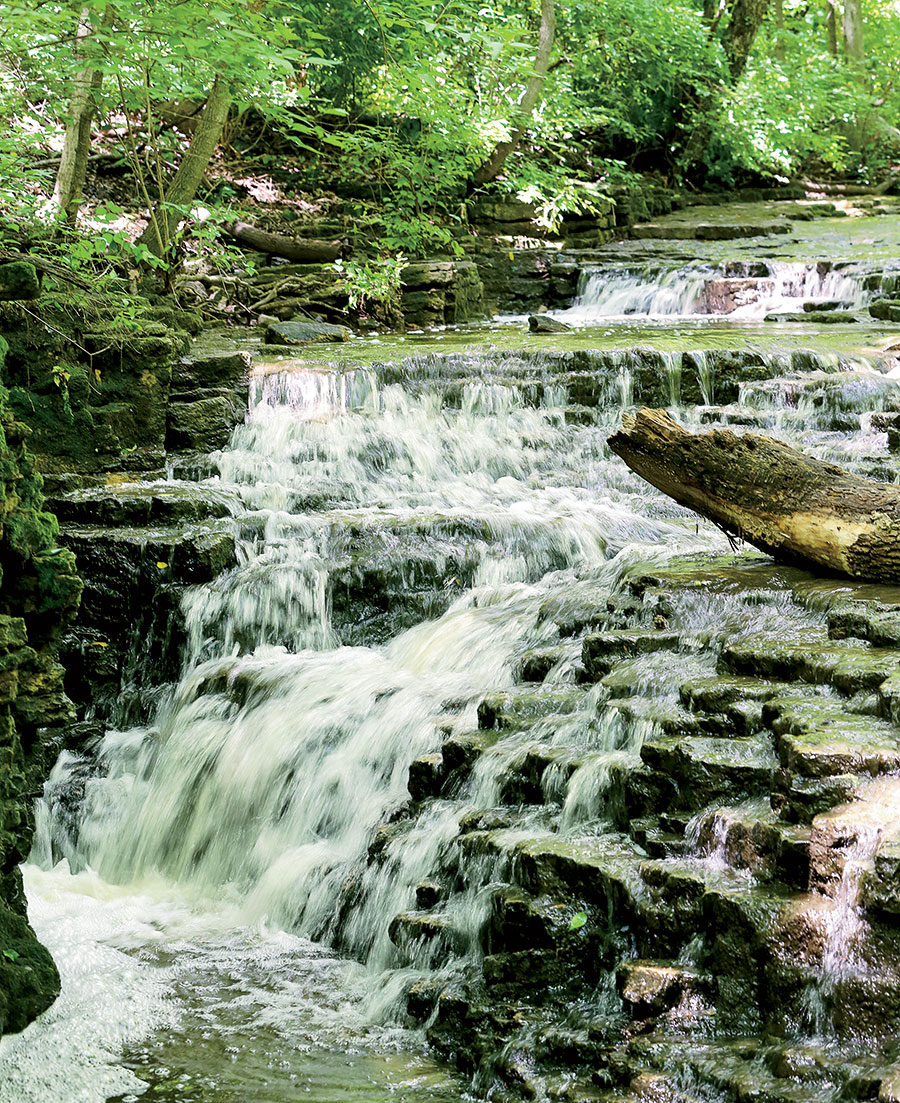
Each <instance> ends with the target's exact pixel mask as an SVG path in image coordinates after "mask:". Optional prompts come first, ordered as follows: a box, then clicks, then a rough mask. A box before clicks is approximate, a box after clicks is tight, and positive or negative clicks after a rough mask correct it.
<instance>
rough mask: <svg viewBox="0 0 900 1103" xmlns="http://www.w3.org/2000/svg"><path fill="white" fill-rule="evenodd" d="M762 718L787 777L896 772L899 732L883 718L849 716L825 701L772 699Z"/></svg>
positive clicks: (834, 701) (838, 703) (840, 706)
mask: <svg viewBox="0 0 900 1103" xmlns="http://www.w3.org/2000/svg"><path fill="white" fill-rule="evenodd" d="M763 719H764V721H765V723H766V725H767V726H768V727H769V728H770V729H771V730H772V731H773V732H774V733H775V747H776V752H777V754H778V758H779V761H780V762H781V765H782V767H783V768H784V770H785V771H786V772H787V773H788V774H797V775H800V776H801V777H809V778H820V777H831V776H834V775H839V774H869V775H876V774H886V773H891V772H892V771H895V770H897V769H900V732H898V730H897V729H896V728H895V727H894V726H893V725H891V724H889V723H886V722H885V721H883V720H876V719H873V718H872V717H871V716H865V715H858V714H854V713H852V712H848V710H847V708H846V704H845V702H843V701H841V700H838V699H835V698H829V697H793V696H784V697H774V698H771V699H770V700H768V701H767V702H766V703H765V704H764V706H763Z"/></svg>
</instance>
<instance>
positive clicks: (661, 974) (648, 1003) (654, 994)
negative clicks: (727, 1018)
mask: <svg viewBox="0 0 900 1103" xmlns="http://www.w3.org/2000/svg"><path fill="white" fill-rule="evenodd" d="M713 987H714V981H713V978H712V977H710V976H708V975H706V974H704V973H702V972H700V970H698V969H693V968H691V967H690V966H686V965H679V964H678V963H677V962H675V961H666V960H659V959H652V958H650V959H648V958H644V959H641V958H634V959H632V960H630V961H624V962H622V964H621V965H620V966H619V967H618V969H617V970H616V991H617V992H618V994H619V998H620V999H621V1000H622V1001H623V1003H624V1004H625V1006H626V1009H627V1011H628V1012H629V1013H630V1014H631V1015H632V1017H633V1018H635V1019H649V1018H652V1017H654V1016H656V1015H660V1014H662V1013H663V1012H667V1011H671V1010H672V1009H673V1008H675V1007H677V1005H678V1004H679V1003H681V1002H682V1000H683V999H685V998H687V999H689V1000H690V999H691V998H695V997H706V996H709V995H710V994H711V993H712V992H713Z"/></svg>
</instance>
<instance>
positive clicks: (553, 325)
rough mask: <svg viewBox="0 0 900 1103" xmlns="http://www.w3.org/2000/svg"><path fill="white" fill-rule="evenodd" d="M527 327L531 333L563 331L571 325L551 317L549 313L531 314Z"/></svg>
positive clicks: (570, 327)
mask: <svg viewBox="0 0 900 1103" xmlns="http://www.w3.org/2000/svg"><path fill="white" fill-rule="evenodd" d="M528 328H529V329H530V330H531V332H532V333H565V332H567V331H568V330H570V329H572V326H570V325H569V324H568V323H566V322H561V321H560V320H559V319H558V318H551V317H550V315H549V314H532V315H531V317H530V318H529V319H528Z"/></svg>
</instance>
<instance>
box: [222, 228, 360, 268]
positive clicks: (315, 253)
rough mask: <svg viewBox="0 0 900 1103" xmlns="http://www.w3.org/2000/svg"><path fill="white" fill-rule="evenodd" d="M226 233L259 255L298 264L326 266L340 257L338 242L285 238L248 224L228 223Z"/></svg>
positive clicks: (283, 235) (339, 244)
mask: <svg viewBox="0 0 900 1103" xmlns="http://www.w3.org/2000/svg"><path fill="white" fill-rule="evenodd" d="M225 231H226V233H228V234H230V235H231V236H232V237H233V238H234V239H235V241H239V242H240V243H241V244H242V245H249V246H250V248H251V249H258V250H259V252H261V253H272V254H273V255H274V256H276V257H285V258H286V259H287V260H293V261H297V262H298V263H299V264H327V263H328V262H329V261H332V260H337V259H338V257H339V256H340V255H341V243H340V242H339V241H315V240H313V239H312V238H309V239H306V240H304V239H303V238H294V237H287V236H286V235H285V234H270V233H269V232H268V230H260V229H257V227H256V226H251V225H250V224H249V222H229V223H227V224H226V226H225Z"/></svg>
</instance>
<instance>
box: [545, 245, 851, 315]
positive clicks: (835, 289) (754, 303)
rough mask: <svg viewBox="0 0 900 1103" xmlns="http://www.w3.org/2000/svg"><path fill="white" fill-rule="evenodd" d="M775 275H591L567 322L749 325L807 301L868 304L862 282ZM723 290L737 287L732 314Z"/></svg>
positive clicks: (777, 267) (780, 270)
mask: <svg viewBox="0 0 900 1103" xmlns="http://www.w3.org/2000/svg"><path fill="white" fill-rule="evenodd" d="M769 271H770V274H769V275H768V276H764V277H759V278H756V279H746V280H745V279H744V278H743V277H740V276H737V277H725V276H723V275H722V273H720V272H717V271H716V270H715V269H712V268H710V267H709V266H708V265H704V266H700V265H690V266H687V267H684V268H678V269H673V270H653V269H650V270H645V271H635V270H632V269H621V268H619V269H615V268H606V269H598V270H595V271H591V270H590V269H588V271H587V278H586V280H585V282H584V286H583V288H582V289H581V292H580V294H579V296H578V298H577V300H576V302H575V304H574V305H573V306H572V308H571V309H570V310H568V311H566V312H565V313H564V316H565V318H566V319H567V320H568V321H570V322H574V323H576V324H580V325H590V324H592V323H593V322H595V321H596V320H598V319H601V318H614V317H622V316H628V315H646V316H648V317H655V316H670V317H671V316H685V315H693V314H727V315H728V316H729V317H731V318H736V319H737V318H744V319H747V318H762V317H764V316H765V315H766V314H771V313H779V312H793V311H797V310H798V309H800V303H802V302H805V301H819V302H826V301H837V302H840V303H842V304H844V305H845V306H846V308H847V309H858V308H859V307H861V306H863V305H864V303H865V302H866V301H867V299H868V296H867V293H866V292H865V291H864V289H863V285H862V277H854V276H853V275H845V274H843V273H841V272H837V271H833V270H832V271H826V272H823V271H822V270H821V268H820V266H818V265H816V264H807V263H802V262H788V261H771V262H769ZM723 285H725V286H728V285H730V286H732V287H734V291H733V293H732V294H731V295H729V298H728V302H727V305H728V307H729V308H728V309H726V307H725V306H724V305H723V303H722V302H721V301H720V299H721V296H722V290H721V288H722V286H723Z"/></svg>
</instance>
